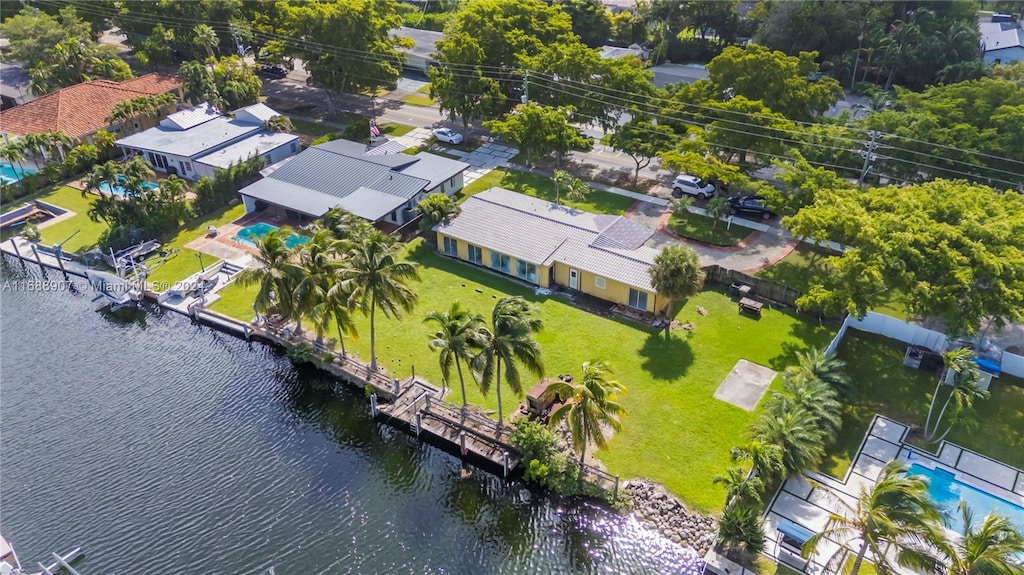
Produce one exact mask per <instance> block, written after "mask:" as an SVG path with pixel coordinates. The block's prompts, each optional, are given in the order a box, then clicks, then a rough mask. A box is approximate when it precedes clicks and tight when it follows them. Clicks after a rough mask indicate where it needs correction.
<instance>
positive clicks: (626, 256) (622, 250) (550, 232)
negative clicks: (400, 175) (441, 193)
mask: <svg viewBox="0 0 1024 575" xmlns="http://www.w3.org/2000/svg"><path fill="white" fill-rule="evenodd" d="M434 231H435V232H436V233H437V245H438V249H439V250H440V251H441V252H442V253H444V254H445V255H448V256H451V257H454V258H458V259H460V260H463V261H466V262H469V263H472V264H474V265H477V266H480V267H484V268H487V269H490V270H493V271H497V272H500V273H503V274H506V275H510V276H513V277H515V278H518V279H519V280H522V281H525V282H527V283H529V284H531V285H534V286H538V287H542V288H549V289H550V288H554V287H556V286H557V287H561V288H565V289H568V290H571V291H579V292H582V293H585V294H587V295H590V296H594V297H596V298H600V299H602V300H606V301H609V302H612V303H616V304H621V305H626V306H629V307H632V308H634V309H638V310H642V311H647V312H651V313H655V312H656V310H658V309H659V307H660V305H659V303H658V296H657V294H656V293H655V291H654V288H653V287H651V278H650V275H649V273H648V270H649V269H650V267H651V265H652V264H653V263H654V257H655V256H656V255H658V253H659V251H660V250H659V249H657V248H654V247H651V246H649V245H648V242H649V241H650V239H651V237H652V236H653V235H654V230H652V229H650V228H648V227H647V226H644V225H643V224H640V223H637V222H634V221H632V220H630V219H627V218H625V217H623V216H612V215H606V214H592V213H589V212H584V211H581V210H577V209H574V208H569V207H566V206H562V205H558V204H555V203H552V202H549V201H547V200H541V199H538V198H532V197H530V196H526V195H523V194H519V193H516V192H513V191H510V190H506V189H504V188H491V189H489V190H487V191H485V192H481V193H479V194H477V195H475V196H473V197H471V198H469V199H467V200H466V201H465V202H463V204H462V211H461V213H460V214H459V215H458V216H457V217H455V218H453V219H452V221H451V222H449V223H447V224H441V225H438V226H436V227H434Z"/></svg>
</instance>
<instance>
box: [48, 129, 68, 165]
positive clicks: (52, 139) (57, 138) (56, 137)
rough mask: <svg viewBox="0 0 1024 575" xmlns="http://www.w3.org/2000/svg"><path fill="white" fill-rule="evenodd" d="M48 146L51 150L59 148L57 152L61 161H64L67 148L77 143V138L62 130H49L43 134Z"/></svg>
mask: <svg viewBox="0 0 1024 575" xmlns="http://www.w3.org/2000/svg"><path fill="white" fill-rule="evenodd" d="M43 138H44V141H45V143H46V148H47V149H49V150H53V149H55V150H57V154H58V155H59V156H60V159H61V161H64V158H65V155H64V154H65V152H64V151H65V150H67V149H71V147H72V146H74V145H75V139H74V138H72V137H71V136H69V135H67V134H66V133H64V132H63V131H61V130H49V131H47V132H46V133H45V134H43Z"/></svg>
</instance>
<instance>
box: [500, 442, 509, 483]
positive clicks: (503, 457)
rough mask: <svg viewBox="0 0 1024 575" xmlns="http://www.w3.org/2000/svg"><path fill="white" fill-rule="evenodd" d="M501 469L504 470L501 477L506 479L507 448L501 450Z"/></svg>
mask: <svg viewBox="0 0 1024 575" xmlns="http://www.w3.org/2000/svg"><path fill="white" fill-rule="evenodd" d="M501 470H502V471H503V472H504V475H503V477H504V478H505V479H508V450H507V449H506V450H504V451H502V452H501Z"/></svg>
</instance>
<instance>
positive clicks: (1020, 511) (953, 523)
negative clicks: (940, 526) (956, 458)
mask: <svg viewBox="0 0 1024 575" xmlns="http://www.w3.org/2000/svg"><path fill="white" fill-rule="evenodd" d="M909 473H910V475H923V476H925V477H927V478H928V493H929V494H930V495H931V497H932V500H934V501H935V503H937V504H938V505H939V507H940V508H941V509H942V510H943V511H944V512H945V513H946V517H947V519H948V523H947V524H948V526H949V528H950V529H952V530H954V531H956V532H957V533H960V532H961V531H962V530H963V526H964V525H963V521H962V517H961V515H960V509H959V505H960V500H961V499H963V500H964V501H966V502H967V505H968V506H969V507H970V508H971V509H972V510H973V511H974V516H975V517H976V518H977V520H978V521H980V520H981V519H982V518H983V517H984V516H985V515H987V514H988V513H989V512H990V511H995V512H996V513H998V514H999V515H1002V516H1004V517H1008V518H1009V519H1010V522H1011V523H1014V524H1015V525H1020V526H1024V507H1021V506H1019V505H1016V504H1014V503H1010V502H1009V501H1005V500H1003V499H1000V498H998V497H996V496H995V495H992V494H989V493H985V492H984V491H982V490H980V489H978V488H976V487H972V486H970V485H967V484H966V483H961V482H959V481H957V480H956V478H955V477H954V476H952V475H951V474H949V473H947V472H945V471H943V470H941V469H940V470H932V469H929V468H927V467H924V466H923V465H918V464H917V463H915V464H913V465H911V466H910V472H909Z"/></svg>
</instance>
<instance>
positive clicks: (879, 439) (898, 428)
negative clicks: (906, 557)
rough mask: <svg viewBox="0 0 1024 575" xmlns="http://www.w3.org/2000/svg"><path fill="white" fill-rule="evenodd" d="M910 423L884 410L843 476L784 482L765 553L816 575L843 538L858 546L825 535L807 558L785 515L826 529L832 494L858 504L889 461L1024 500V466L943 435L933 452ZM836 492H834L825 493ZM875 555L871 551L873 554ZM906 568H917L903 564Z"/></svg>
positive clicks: (770, 517)
mask: <svg viewBox="0 0 1024 575" xmlns="http://www.w3.org/2000/svg"><path fill="white" fill-rule="evenodd" d="M908 432H909V428H908V427H907V426H906V425H903V424H902V423H898V422H896V421H893V420H891V419H888V418H886V417H882V416H881V415H876V416H875V419H874V420H873V421H872V423H871V426H870V427H869V428H868V433H867V435H866V436H865V437H864V441H863V442H862V443H861V447H860V450H859V451H858V452H857V456H856V457H855V458H854V461H853V465H851V466H850V469H849V470H848V471H847V473H846V477H844V478H843V479H842V480H839V479H836V478H834V477H830V476H828V475H825V474H822V473H817V472H809V473H807V475H806V477H791V478H789V479H788V480H786V482H785V483H784V484H783V485H782V487H780V488H779V491H778V492H777V493H776V495H775V497H774V498H773V499H772V501H771V504H770V505H769V506H768V512H767V513H766V515H765V523H764V531H765V536H766V539H767V546H766V549H765V553H766V554H767V555H768V556H770V557H772V558H773V559H775V560H777V561H779V562H780V563H784V564H786V565H787V566H789V567H792V568H794V569H796V570H798V571H802V572H804V573H808V574H810V575H818V574H819V573H823V572H824V565H825V563H827V562H828V560H829V558H830V557H831V556H832V554H833V553H834V552H835V551H837V550H838V549H839V547H840V544H845V545H846V546H847V547H848V548H855V547H856V546H857V545H858V544H859V542H858V541H852V540H851V541H825V542H823V543H822V545H821V546H819V552H817V553H815V554H814V555H813V556H811V558H810V561H806V560H804V559H803V558H802V557H801V556H800V553H799V551H798V550H794V549H791V548H789V547H788V546H784V545H782V543H781V539H782V537H781V533H780V532H779V531H778V527H779V525H780V523H781V522H782V521H783V520H788V521H792V522H793V523H796V524H797V525H800V526H802V527H804V528H807V529H809V530H811V531H812V532H815V533H817V532H820V531H821V530H822V529H823V528H824V526H825V523H826V522H827V521H828V517H829V514H830V513H832V512H835V511H838V509H837V508H838V507H839V506H837V505H836V504H835V502H834V500H833V499H832V496H834V497H835V498H838V499H840V500H842V501H845V502H847V503H849V504H851V505H853V504H855V502H856V499H857V495H858V494H859V493H860V490H861V488H864V489H870V488H871V487H872V486H873V485H874V484H875V482H876V481H877V478H878V474H879V472H880V471H881V470H882V468H883V467H884V466H885V464H886V463H888V462H889V461H892V460H900V461H903V462H905V463H907V464H911V463H917V464H920V465H924V466H926V467H930V468H936V469H944V470H946V471H948V472H951V473H953V474H954V475H955V476H956V480H957V481H959V482H961V483H964V484H967V485H970V486H972V487H975V488H977V489H980V490H981V491H984V492H986V493H989V494H991V495H994V496H996V497H998V498H1000V499H1003V500H1005V501H1009V502H1011V503H1014V504H1016V505H1020V506H1024V471H1022V470H1020V469H1016V468H1013V467H1010V466H1008V465H1005V464H1003V463H1000V462H998V461H995V460H993V459H991V458H989V457H985V456H984V455H981V454H979V453H976V452H973V451H971V450H969V449H965V448H963V447H960V446H959V445H956V444H953V443H948V442H945V441H943V442H942V443H941V444H940V445H939V450H938V451H937V452H936V453H934V454H932V453H929V452H927V451H924V450H922V449H920V448H918V447H916V446H914V445H911V444H909V443H907V442H906V438H907V433H908ZM825 491H829V492H831V494H828V493H825ZM868 559H869V560H870V559H871V558H870V557H869V558H868ZM900 571H901V572H902V573H906V574H908V575H909V574H911V573H915V571H913V570H910V569H903V568H901V569H900Z"/></svg>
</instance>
